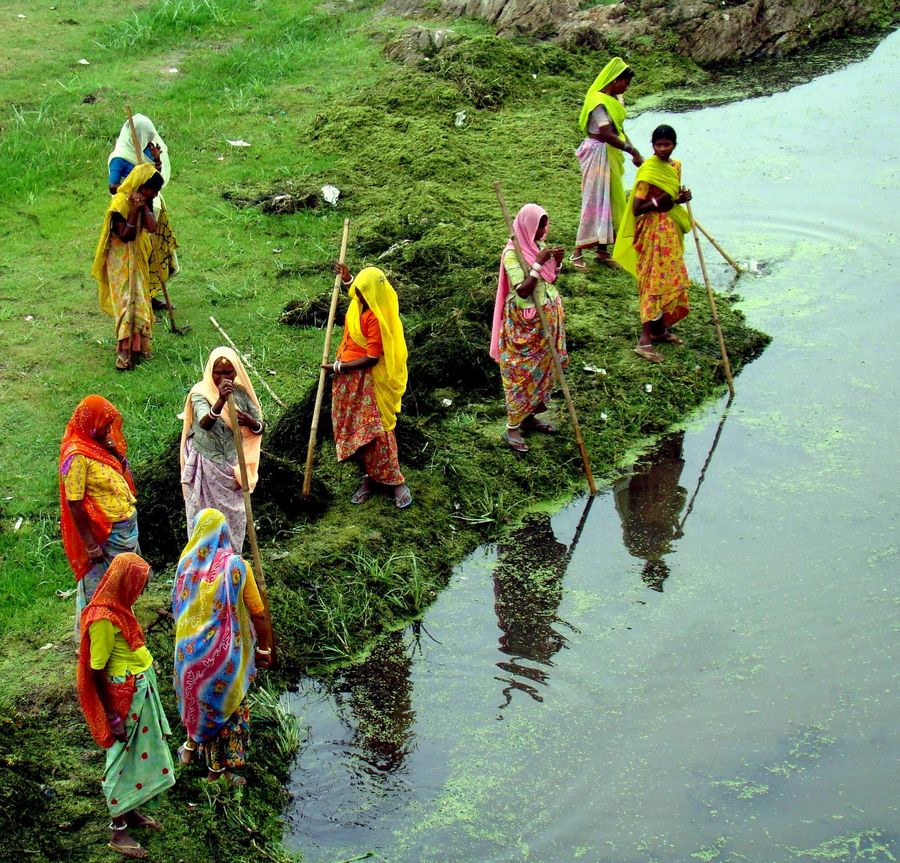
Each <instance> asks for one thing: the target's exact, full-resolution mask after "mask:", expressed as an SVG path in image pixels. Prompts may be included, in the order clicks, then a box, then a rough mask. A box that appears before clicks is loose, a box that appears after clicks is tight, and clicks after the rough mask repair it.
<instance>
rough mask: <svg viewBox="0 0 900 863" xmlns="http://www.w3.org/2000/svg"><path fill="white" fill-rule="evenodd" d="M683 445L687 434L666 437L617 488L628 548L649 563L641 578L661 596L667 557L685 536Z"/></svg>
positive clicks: (616, 498) (685, 496)
mask: <svg viewBox="0 0 900 863" xmlns="http://www.w3.org/2000/svg"><path fill="white" fill-rule="evenodd" d="M683 445H684V432H679V433H678V434H675V435H672V436H671V437H668V438H666V439H665V441H663V443H662V444H661V445H660V446H659V447H658V448H657V449H656V450H654V452H652V453H651V454H650V455H649V457H648V458H647V459H646V460H643V461H641V462H640V463H639V464H638V465H637V466H636V469H635V472H634V473H633V474H632V475H631V476H630V477H628V478H626V479H624V480H622V481H621V482H620V483H618V484H617V485H616V487H615V500H616V510H617V511H618V513H619V517H620V518H621V519H622V540H623V541H624V543H625V548H626V549H628V553H629V554H631V555H633V556H634V557H638V558H641V559H643V560H645V561H646V563H645V564H644V568H643V572H642V573H641V578H642V579H643V580H644V583H645V584H646V585H647V587H649V588H650V589H651V590H658V591H659V592H660V593H662V589H663V582H664V581H665V580H666V579H667V578H668V577H669V567H668V565H667V564H666V562H665V560H664V555H667V554H670V553H671V552H672V541H673V540H675V539H678V538H679V537H681V535H682V534H681V525H680V520H679V519H680V516H681V510H682V509H683V508H684V504H685V500H686V499H687V491H686V490H685V489H684V488H682V487H681V486H680V485H679V484H678V482H679V480H680V479H681V471H682V469H683V468H684V459H683V458H682V457H681V452H682V447H683Z"/></svg>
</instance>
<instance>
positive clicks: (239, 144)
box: [225, 138, 250, 147]
mask: <svg viewBox="0 0 900 863" xmlns="http://www.w3.org/2000/svg"><path fill="white" fill-rule="evenodd" d="M225 140H226V141H228V139H227V138H226V139H225ZM228 143H229V144H231V146H232V147H249V146H250V144H249V143H248V142H247V141H245V140H243V139H242V138H238V139H237V141H228Z"/></svg>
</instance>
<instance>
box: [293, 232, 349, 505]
mask: <svg viewBox="0 0 900 863" xmlns="http://www.w3.org/2000/svg"><path fill="white" fill-rule="evenodd" d="M349 235H350V220H349V219H344V234H343V236H342V237H341V254H340V257H339V258H338V262H339V263H341V264H343V263H344V259H345V258H346V257H347V238H348V237H349ZM340 292H341V276H340V273H338V275H336V276H335V277H334V289H333V290H332V292H331V308H329V310H328V325H327V326H326V327H325V347H324V348H323V350H322V365H325V363H327V362H328V357H329V356H330V354H331V331H332V329H333V328H334V316H335V314H336V312H337V304H338V297H339V296H340ZM326 375H327V372H326V370H325V369H324V368H321V367H320V368H319V388H318V389H317V390H316V404H315V407H314V408H313V415H312V425H311V426H310V429H309V444H308V445H307V447H306V470H305V471H304V472H303V497H309V490H310V488H311V486H312V470H313V458H314V456H315V454H316V435H317V434H318V432H319V414H320V413H321V412H322V396H323V394H324V393H325V378H326Z"/></svg>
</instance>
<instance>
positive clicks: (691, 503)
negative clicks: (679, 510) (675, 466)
mask: <svg viewBox="0 0 900 863" xmlns="http://www.w3.org/2000/svg"><path fill="white" fill-rule="evenodd" d="M733 401H734V396H733V395H730V396H728V401H727V402H725V410H724V411H723V412H722V419H720V420H719V426H718V428H717V429H716V435H715V437H714V438H713V442H712V446H711V447H710V448H709V452H708V453H707V454H706V461H705V462H703V467H702V468H700V476H699V477H698V478H697V487H696V488H695V489H694V493H693V494H692V495H691V499H690V501H689V502H688V505H687V509H686V510H685V511H684V518H682V519H681V524H679V525H678V529H679V530H684V523H685V522H686V521H687V517H688V516H689V515H690V514H691V510H692V509H693V508H694V501H695V500H697V493H698V492H699V491H700V486H701V485H703V478H704V477H705V476H706V469H707V468H708V467H709V463H710V462H711V461H712V457H713V453H714V452H715V451H716V447H717V446H718V445H719V438H720V437H722V429H724V428H725V420H727V419H728V409H729V408H730V407H731V403H732V402H733Z"/></svg>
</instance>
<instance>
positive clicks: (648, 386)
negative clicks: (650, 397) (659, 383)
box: [644, 384, 653, 393]
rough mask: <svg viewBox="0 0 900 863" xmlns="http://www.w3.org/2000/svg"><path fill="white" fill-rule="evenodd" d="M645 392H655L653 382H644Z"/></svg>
mask: <svg viewBox="0 0 900 863" xmlns="http://www.w3.org/2000/svg"><path fill="white" fill-rule="evenodd" d="M644 392H646V393H652V392H653V384H644Z"/></svg>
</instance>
